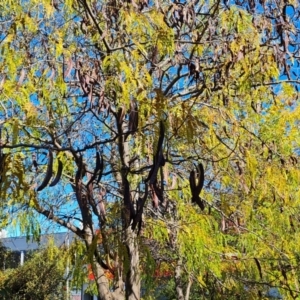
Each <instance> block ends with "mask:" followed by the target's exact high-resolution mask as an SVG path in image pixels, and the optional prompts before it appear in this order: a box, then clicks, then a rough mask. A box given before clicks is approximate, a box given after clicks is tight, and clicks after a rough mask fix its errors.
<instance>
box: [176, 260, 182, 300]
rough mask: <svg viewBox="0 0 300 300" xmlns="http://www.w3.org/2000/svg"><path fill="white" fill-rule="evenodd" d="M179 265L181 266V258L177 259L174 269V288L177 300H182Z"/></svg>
mask: <svg viewBox="0 0 300 300" xmlns="http://www.w3.org/2000/svg"><path fill="white" fill-rule="evenodd" d="M181 265H182V261H181V258H179V259H178V261H177V265H176V268H175V287H176V296H177V297H176V299H177V300H184V295H183V289H182V282H181Z"/></svg>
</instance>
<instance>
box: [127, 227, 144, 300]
mask: <svg viewBox="0 0 300 300" xmlns="http://www.w3.org/2000/svg"><path fill="white" fill-rule="evenodd" d="M125 243H126V248H127V252H128V260H129V262H128V264H129V270H128V272H127V274H126V299H128V300H139V299H140V297H141V295H140V294H141V274H140V270H139V262H140V259H139V249H138V240H137V235H136V233H135V232H133V231H132V229H131V226H129V227H128V228H127V229H126V241H125Z"/></svg>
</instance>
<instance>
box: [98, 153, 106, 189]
mask: <svg viewBox="0 0 300 300" xmlns="http://www.w3.org/2000/svg"><path fill="white" fill-rule="evenodd" d="M98 155H99V162H100V168H99V173H98V174H99V175H98V179H97V184H98V183H99V182H100V180H101V178H102V173H103V168H104V164H103V156H102V155H101V156H100V154H99V153H98Z"/></svg>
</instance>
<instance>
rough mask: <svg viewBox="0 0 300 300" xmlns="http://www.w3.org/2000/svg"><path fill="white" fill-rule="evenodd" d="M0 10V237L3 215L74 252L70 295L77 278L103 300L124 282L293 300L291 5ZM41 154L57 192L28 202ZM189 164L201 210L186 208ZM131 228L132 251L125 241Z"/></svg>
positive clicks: (78, 5) (83, 2) (213, 295)
mask: <svg viewBox="0 0 300 300" xmlns="http://www.w3.org/2000/svg"><path fill="white" fill-rule="evenodd" d="M223 2H224V3H225V2H229V3H228V4H227V5H226V4H224V3H223ZM287 9H288V13H287ZM1 11H2V18H3V22H1V24H0V29H1V32H2V39H1V44H0V88H1V94H0V104H1V105H0V114H1V126H2V129H3V130H2V137H1V149H0V150H1V151H2V152H3V154H5V159H4V160H3V161H4V163H1V164H2V165H0V167H1V181H0V199H1V209H2V210H3V213H2V215H1V226H4V225H7V224H9V223H11V219H10V217H11V216H13V217H12V218H13V222H12V223H13V225H17V226H19V227H20V228H21V231H22V232H26V233H27V234H30V233H31V234H34V235H35V236H38V235H39V233H40V227H41V226H40V223H41V222H42V221H43V220H42V219H41V218H42V217H43V218H46V219H47V221H50V222H54V223H56V224H59V225H61V226H64V227H66V228H68V229H69V230H71V231H73V232H74V233H75V234H77V236H78V237H79V238H81V239H82V240H83V241H84V244H81V243H78V244H76V245H77V246H76V247H75V246H74V247H75V248H74V249H73V250H72V251H74V253H76V251H77V252H78V253H79V256H80V258H81V261H78V260H76V261H75V260H74V264H75V267H76V272H75V276H74V282H78V283H79V282H80V283H81V282H82V281H84V279H85V277H86V275H87V274H86V273H85V271H82V270H83V265H91V266H93V270H94V272H95V273H97V272H98V273H97V274H95V275H97V276H96V281H95V284H96V285H97V284H98V285H97V289H98V292H99V294H101V291H100V290H101V287H103V286H105V287H106V288H107V291H108V292H107V295H109V296H107V297H108V298H107V299H111V297H112V296H111V295H110V291H117V290H118V289H121V288H120V286H121V284H120V282H122V283H123V284H124V283H126V285H127V287H128V288H127V289H126V291H131V289H132V288H131V284H133V283H132V281H134V279H133V277H134V276H132V274H136V273H139V272H141V273H143V276H142V282H143V285H144V287H145V289H144V290H145V297H147V295H149V294H150V293H151V292H154V291H155V290H156V289H157V288H158V287H159V286H160V284H162V283H161V282H160V281H159V280H155V281H154V282H153V284H150V282H151V277H153V274H155V272H158V270H160V271H159V272H162V273H161V274H160V275H158V277H159V276H162V274H164V272H167V273H168V274H169V276H172V277H174V282H173V281H171V280H170V282H169V285H168V283H166V286H169V287H170V289H176V288H177V290H176V291H177V295H176V297H177V298H180V297H179V293H180V290H181V291H184V292H185V293H186V292H187V290H188V289H187V288H188V286H189V282H192V285H191V291H192V292H191V294H190V299H192V298H193V297H195V298H197V297H198V296H199V297H201V299H236V298H238V297H239V298H240V299H257V297H260V298H262V297H264V296H266V295H267V293H268V289H269V287H276V288H279V289H280V293H281V294H282V295H283V296H284V297H286V298H287V299H289V297H290V298H291V299H296V297H298V296H299V294H300V287H299V268H298V265H299V255H298V248H299V247H298V245H299V242H300V240H299V222H300V219H299V217H298V215H299V213H300V212H299V201H300V200H299V187H298V186H299V179H300V172H299V168H298V161H299V145H300V144H299V143H300V140H299V129H298V127H299V115H300V114H299V109H300V108H299V104H298V96H299V95H298V94H299V92H298V89H299V78H298V77H299V76H298V75H297V74H296V73H295V74H294V73H293V71H294V70H295V69H294V68H295V66H296V65H297V64H298V63H299V55H298V54H297V51H298V50H297V49H298V48H297V47H298V46H295V45H297V42H296V41H297V37H298V36H299V21H298V20H297V14H299V3H297V1H289V2H286V1H277V2H276V1H275V2H274V1H271V0H267V1H258V0H257V1H254V0H253V1H252V0H251V1H250V0H249V1H217V2H215V1H187V3H185V4H184V3H181V1H180V3H179V2H170V1H138V0H134V1H119V0H105V1H104V0H103V1H87V0H78V1H50V2H49V1H46V0H43V1H25V2H20V3H15V2H12V1H10V2H7V3H6V4H1ZM12 11H13V12H14V13H13V14H12V13H11V12H12ZM291 11H293V13H291ZM298 52H299V51H298ZM161 121H162V122H163V124H164V128H165V134H164V137H163V143H162V147H161V148H162V149H158V148H159V140H161V139H162V136H160V130H159V124H160V122H161ZM50 150H51V151H52V152H51V153H53V155H54V166H53V167H54V168H53V170H54V173H55V172H57V161H58V159H60V160H61V161H62V163H63V172H62V177H61V179H60V181H59V184H58V185H56V186H55V187H49V186H48V187H46V188H45V189H43V191H41V192H37V191H36V187H37V186H39V184H40V183H41V182H42V181H43V178H45V173H46V172H47V170H49V169H48V156H47V155H48V153H49V151H50ZM99 153H101V155H102V156H103V161H104V165H103V168H102V169H101V171H100V170H99V168H98V167H99V166H97V160H96V156H97V155H99ZM162 155H163V156H164V158H165V164H164V163H162V162H158V160H159V159H161V156H162ZM33 156H35V157H36V158H35V160H34V159H33ZM98 157H99V156H98ZM34 161H35V163H36V165H37V166H36V167H34V166H33V163H34ZM199 162H201V163H203V165H204V169H205V175H204V179H205V180H204V188H203V190H202V191H201V194H200V197H201V199H202V201H203V203H205V209H204V210H200V208H198V207H197V206H196V205H195V204H193V203H191V198H192V194H193V193H192V191H191V188H190V181H189V177H190V172H191V170H193V169H194V165H198V163H199ZM150 170H151V171H150ZM149 171H150V173H149ZM100 174H101V176H100ZM153 174H154V175H153ZM51 175H52V177H53V176H54V175H55V174H51ZM92 175H94V178H96V180H90V178H91V176H92ZM100 177H101V178H100ZM154 177H155V178H154ZM92 178H93V177H92ZM98 178H99V180H98ZM100 179H101V180H100ZM147 188H148V190H149V193H148V197H147V199H146V200H147V201H146V202H145V204H144V205H143V215H142V220H138V216H139V212H140V211H139V209H140V207H139V205H140V203H142V202H143V201H141V200H140V199H142V198H143V195H144V193H145V191H146V189H147ZM152 203H153V204H154V207H153V206H152ZM133 221H141V222H137V223H138V224H139V225H141V228H140V235H139V236H138V235H137V229H138V227H139V226H138V225H137V229H136V231H135V232H132V231H131V230H130V229H129V228H125V224H129V223H130V222H132V223H133ZM137 254H139V255H137ZM74 255H75V254H74ZM134 260H136V261H134ZM179 262H180V263H179ZM101 263H102V264H101ZM135 263H136V265H135ZM160 268H162V269H163V271H162V270H161V269H160ZM179 269H180V272H179V271H178V270H179ZM95 270H96V271H95ZM140 270H141V271H140ZM177 271H178V272H177ZM105 272H106V273H105ZM177 273H178V274H179V273H180V274H179V275H178V276H177V275H176V276H175V274H177ZM158 274H159V273H158ZM104 275H105V276H104ZM139 276H140V274H139V275H137V278H139ZM101 280H103V281H101ZM168 280H169V279H167V280H166V281H168ZM137 281H139V280H137ZM135 284H137V285H139V283H136V282H135ZM163 284H165V283H163ZM123 291H124V290H123ZM102 293H104V294H105V292H103V291H102ZM168 295H169V296H170V297H173V295H172V296H171V294H168ZM174 295H175V293H174ZM127 296H128V295H127ZM128 297H129V296H128ZM137 297H138V296H137ZM174 297H175V296H174ZM243 297H244V298H243ZM129 298H130V297H129ZM105 299H106V298H105ZM170 299H171V298H170Z"/></svg>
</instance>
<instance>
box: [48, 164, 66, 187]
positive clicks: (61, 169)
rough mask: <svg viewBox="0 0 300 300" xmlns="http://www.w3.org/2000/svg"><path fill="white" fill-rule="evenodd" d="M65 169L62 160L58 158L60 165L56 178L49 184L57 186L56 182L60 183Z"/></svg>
mask: <svg viewBox="0 0 300 300" xmlns="http://www.w3.org/2000/svg"><path fill="white" fill-rule="evenodd" d="M62 171H63V164H62V162H61V161H60V160H58V167H57V173H56V176H55V178H54V179H53V180H52V182H51V183H50V185H49V186H55V185H56V184H58V182H59V180H60V178H61V174H62Z"/></svg>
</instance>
